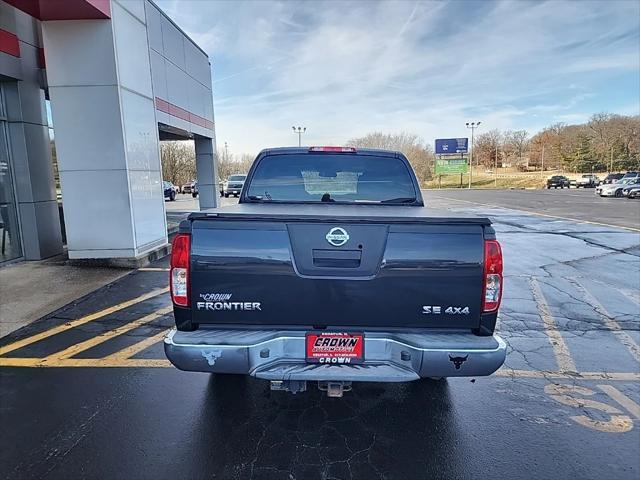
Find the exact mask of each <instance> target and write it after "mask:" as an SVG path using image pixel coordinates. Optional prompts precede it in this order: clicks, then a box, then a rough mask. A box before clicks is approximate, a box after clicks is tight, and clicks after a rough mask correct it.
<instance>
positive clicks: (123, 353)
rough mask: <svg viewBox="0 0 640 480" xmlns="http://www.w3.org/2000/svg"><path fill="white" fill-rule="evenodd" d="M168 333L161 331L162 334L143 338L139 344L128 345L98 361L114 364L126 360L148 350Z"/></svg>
mask: <svg viewBox="0 0 640 480" xmlns="http://www.w3.org/2000/svg"><path fill="white" fill-rule="evenodd" d="M169 331H170V330H163V331H162V332H158V333H156V334H155V335H152V336H151V337H147V338H145V339H144V340H142V341H141V342H138V343H136V344H134V345H130V346H128V347H127V348H123V349H122V350H119V351H117V352H115V353H112V354H111V355H109V356H107V357H104V358H101V359H100V360H104V361H105V362H106V363H110V362H116V361H119V360H127V359H129V358H130V357H133V356H134V355H135V354H137V353H140V352H141V351H143V350H144V349H146V348H149V347H150V346H151V345H154V344H156V343H158V342H160V341H161V340H162V339H163V338H164V336H165V335H166V334H167V333H168V332H169Z"/></svg>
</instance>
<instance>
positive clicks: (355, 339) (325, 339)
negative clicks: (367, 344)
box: [306, 332, 364, 365]
mask: <svg viewBox="0 0 640 480" xmlns="http://www.w3.org/2000/svg"><path fill="white" fill-rule="evenodd" d="M306 359H307V362H309V363H328V364H332V365H342V364H350V363H362V362H363V361H364V334H362V333H339V332H338V333H336V332H331V333H328V332H308V333H307V337H306Z"/></svg>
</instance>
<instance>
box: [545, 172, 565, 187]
mask: <svg viewBox="0 0 640 480" xmlns="http://www.w3.org/2000/svg"><path fill="white" fill-rule="evenodd" d="M552 187H553V188H558V187H560V188H564V187H567V188H569V179H568V178H567V177H565V176H562V175H553V176H552V177H549V178H547V189H550V188H552Z"/></svg>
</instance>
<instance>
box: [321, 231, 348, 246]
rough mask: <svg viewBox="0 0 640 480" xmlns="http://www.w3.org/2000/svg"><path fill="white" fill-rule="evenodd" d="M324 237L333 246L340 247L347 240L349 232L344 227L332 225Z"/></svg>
mask: <svg viewBox="0 0 640 480" xmlns="http://www.w3.org/2000/svg"><path fill="white" fill-rule="evenodd" d="M325 238H326V239H327V242H329V243H330V244H331V245H333V246H334V247H341V246H342V245H344V244H345V243H347V241H348V240H349V234H348V233H347V231H346V230H345V229H344V228H340V227H333V228H332V229H331V230H329V233H327V236H326V237H325Z"/></svg>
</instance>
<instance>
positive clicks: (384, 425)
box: [0, 190, 640, 480]
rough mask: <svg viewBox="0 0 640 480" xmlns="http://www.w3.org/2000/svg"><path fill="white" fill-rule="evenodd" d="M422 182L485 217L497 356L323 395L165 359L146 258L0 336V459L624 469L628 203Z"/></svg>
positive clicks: (630, 301)
mask: <svg viewBox="0 0 640 480" xmlns="http://www.w3.org/2000/svg"><path fill="white" fill-rule="evenodd" d="M571 195H578V196H571ZM425 200H426V201H427V203H428V204H429V205H430V206H433V207H438V208H448V209H451V210H454V211H467V212H476V213H481V214H483V215H488V216H490V217H491V218H492V219H493V221H494V223H495V228H496V231H497V234H498V237H499V239H500V241H501V243H502V245H503V249H504V254H505V275H506V279H505V295H504V300H503V304H502V308H501V311H500V316H499V325H498V332H499V333H500V335H502V336H503V338H504V339H505V340H506V341H507V343H508V345H509V350H508V354H507V361H506V364H505V366H504V368H502V369H501V370H500V371H498V372H497V373H496V374H495V375H493V376H491V377H487V378H471V379H469V378H467V379H450V380H448V381H442V382H433V381H420V382H412V383H408V384H374V383H367V384H358V385H355V388H354V390H353V391H352V392H349V393H346V394H345V396H344V397H343V398H342V399H333V398H327V397H326V396H324V395H323V394H321V393H320V392H318V391H314V390H313V389H312V390H310V391H308V392H306V393H304V394H299V395H295V396H294V395H291V394H288V393H285V392H271V391H270V390H269V386H268V384H267V383H266V382H263V381H259V380H255V379H253V378H245V377H239V378H224V377H216V376H212V375H208V374H200V373H185V372H180V371H177V370H175V369H174V368H173V367H171V366H170V364H169V363H168V361H167V360H166V359H165V357H164V353H163V349H162V338H163V336H164V334H165V332H166V331H167V329H169V328H170V327H171V325H172V319H171V315H170V313H169V308H168V307H169V305H170V301H169V297H168V294H167V272H166V270H167V259H163V260H160V261H158V262H156V263H155V264H154V265H152V266H151V267H148V268H144V269H140V270H137V271H135V272H133V273H131V274H130V275H127V276H126V277H124V278H122V279H120V280H118V281H116V282H114V283H112V284H110V285H108V286H107V287H104V288H102V289H100V290H98V291H96V292H94V293H92V294H90V295H88V296H86V297H84V298H81V299H78V300H77V301H76V302H73V303H72V304H70V305H67V306H66V307H64V308H62V309H60V310H58V311H57V312H54V313H53V314H52V315H49V316H47V317H45V318H43V319H41V320H39V321H37V322H35V323H33V324H31V325H30V326H28V327H25V328H23V329H21V330H19V331H17V332H14V333H13V334H11V335H9V336H7V337H4V338H2V339H0V423H1V424H2V426H3V435H2V437H1V438H0V465H1V466H2V468H1V469H0V472H1V476H2V477H3V478H8V479H24V478H60V479H69V478H136V479H138V478H141V479H146V478H150V479H161V478H189V479H191V478H194V479H195V478H197V479H199V478H237V479H245V478H256V479H263V478H264V479H271V478H273V479H286V480H294V479H315V478H322V479H331V478H357V479H372V478H388V479H413V478H416V479H422V478H424V479H427V478H442V479H467V478H469V479H470V478H496V477H498V478H511V479H519V478H523V479H524V478H527V479H528V478H572V479H573V478H580V479H583V478H585V479H586V478H594V479H596V478H597V479H602V478H606V479H632V478H638V477H639V476H640V405H639V403H640V368H639V365H640V346H639V343H640V202H635V201H628V200H626V199H600V198H597V197H595V195H594V194H593V191H583V190H580V191H574V190H571V191H557V192H556V191H464V190H461V191H456V190H442V191H428V192H425ZM188 201H189V200H185V201H184V205H186V204H187V202H188ZM227 201H229V202H231V201H233V200H227ZM172 203H175V204H176V208H173V206H172V207H171V211H169V215H172V213H171V212H176V213H175V214H176V215H182V213H181V212H182V210H180V209H178V208H177V206H178V204H179V202H172ZM192 203H193V202H192ZM603 209H604V210H603ZM185 211H186V210H185ZM587 222H591V223H587ZM623 227H624V228H623Z"/></svg>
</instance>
